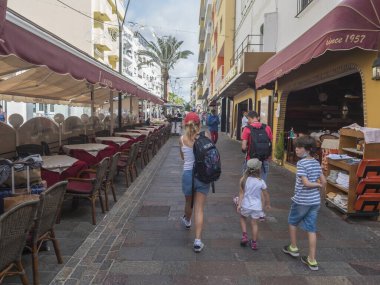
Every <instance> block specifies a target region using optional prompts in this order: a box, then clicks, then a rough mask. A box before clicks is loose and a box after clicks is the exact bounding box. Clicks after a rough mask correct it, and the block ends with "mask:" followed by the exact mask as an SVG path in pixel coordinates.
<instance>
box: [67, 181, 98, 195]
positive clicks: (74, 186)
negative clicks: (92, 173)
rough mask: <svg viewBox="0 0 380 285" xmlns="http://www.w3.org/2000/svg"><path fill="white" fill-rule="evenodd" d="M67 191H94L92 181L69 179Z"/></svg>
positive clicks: (87, 192)
mask: <svg viewBox="0 0 380 285" xmlns="http://www.w3.org/2000/svg"><path fill="white" fill-rule="evenodd" d="M66 192H68V193H74V194H75V193H78V194H90V193H91V192H92V183H91V182H87V181H86V182H84V181H76V180H69V183H68V184H67V188H66Z"/></svg>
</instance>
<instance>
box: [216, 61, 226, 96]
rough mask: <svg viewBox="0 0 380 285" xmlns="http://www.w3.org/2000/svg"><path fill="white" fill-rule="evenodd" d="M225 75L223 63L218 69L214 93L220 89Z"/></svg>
mask: <svg viewBox="0 0 380 285" xmlns="http://www.w3.org/2000/svg"><path fill="white" fill-rule="evenodd" d="M223 77H224V65H221V66H220V67H219V69H218V72H217V73H216V75H215V84H214V86H215V88H214V94H215V93H216V92H217V91H218V88H219V85H220V84H221V83H222V81H223Z"/></svg>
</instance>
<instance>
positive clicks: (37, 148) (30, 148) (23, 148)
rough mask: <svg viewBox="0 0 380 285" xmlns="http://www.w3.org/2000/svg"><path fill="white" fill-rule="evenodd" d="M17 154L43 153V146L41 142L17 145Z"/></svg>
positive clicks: (24, 155)
mask: <svg viewBox="0 0 380 285" xmlns="http://www.w3.org/2000/svg"><path fill="white" fill-rule="evenodd" d="M16 152H17V156H19V157H26V156H29V155H32V154H39V155H43V153H44V152H43V148H42V145H40V144H23V145H19V146H16Z"/></svg>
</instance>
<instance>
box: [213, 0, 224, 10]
mask: <svg viewBox="0 0 380 285" xmlns="http://www.w3.org/2000/svg"><path fill="white" fill-rule="evenodd" d="M222 2H223V0H216V5H215V8H216V9H215V11H216V13H219V10H220V7H221V6H222Z"/></svg>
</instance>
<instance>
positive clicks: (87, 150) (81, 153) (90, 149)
mask: <svg viewBox="0 0 380 285" xmlns="http://www.w3.org/2000/svg"><path fill="white" fill-rule="evenodd" d="M63 151H64V152H65V153H66V154H68V155H70V156H72V157H75V158H77V159H79V160H82V161H86V162H87V164H88V165H89V166H94V165H96V164H98V163H99V162H100V161H101V160H102V159H103V158H105V157H111V156H112V155H114V154H115V153H116V151H117V149H115V147H113V146H110V145H107V144H100V143H85V144H69V145H64V146H63Z"/></svg>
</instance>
